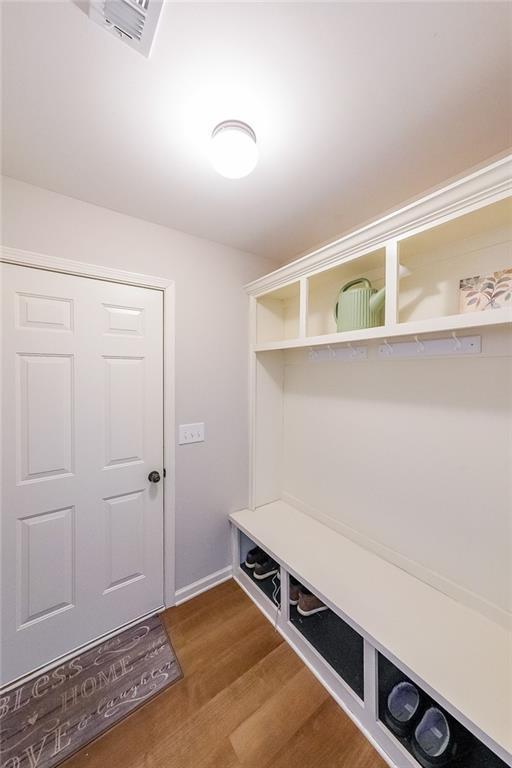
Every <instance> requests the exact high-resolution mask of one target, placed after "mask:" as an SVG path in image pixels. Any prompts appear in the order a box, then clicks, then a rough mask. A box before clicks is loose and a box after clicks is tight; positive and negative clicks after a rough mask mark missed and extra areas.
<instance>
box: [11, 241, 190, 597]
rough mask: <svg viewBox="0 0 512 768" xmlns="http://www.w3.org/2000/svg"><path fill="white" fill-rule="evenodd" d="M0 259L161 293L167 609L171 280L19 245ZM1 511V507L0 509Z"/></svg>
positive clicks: (170, 589)
mask: <svg viewBox="0 0 512 768" xmlns="http://www.w3.org/2000/svg"><path fill="white" fill-rule="evenodd" d="M0 262H4V263H6V264H17V265H19V266H22V267H32V268H34V269H45V270H47V271H50V272H63V273H64V274H66V275H76V276H78V277H90V278H92V279H96V280H108V281H110V282H114V283H124V284H126V285H136V286H138V287H140V288H153V289H156V290H159V291H162V293H163V300H164V328H163V339H164V349H163V355H164V361H163V362H164V404H163V405H164V446H163V447H164V467H165V470H166V478H165V483H164V562H163V567H164V605H165V607H166V608H169V607H170V606H172V605H175V603H176V596H175V571H174V564H175V535H174V531H175V488H176V472H175V437H174V431H175V426H174V425H175V382H174V354H175V352H174V350H175V333H174V327H175V326H174V312H175V309H174V307H175V298H174V295H175V292H174V280H167V279H166V278H162V277H154V276H153V275H142V274H139V273H138V272H127V271H126V270H123V269H113V268H111V267H102V266H100V265H99V264H86V263H85V262H82V261H73V260H71V259H61V258H58V257H56V256H47V255H45V254H42V253H33V252H32V251H24V250H21V249H19V248H10V247H8V246H5V245H0ZM0 514H1V510H0Z"/></svg>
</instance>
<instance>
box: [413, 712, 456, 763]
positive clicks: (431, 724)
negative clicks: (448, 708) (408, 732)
mask: <svg viewBox="0 0 512 768" xmlns="http://www.w3.org/2000/svg"><path fill="white" fill-rule="evenodd" d="M411 746H412V752H413V755H414V757H415V758H416V760H417V761H418V762H419V764H420V765H422V766H423V768H438V767H439V768H440V766H444V765H449V764H451V763H452V761H454V760H455V759H456V758H457V757H458V749H457V741H456V739H455V736H454V733H453V729H452V726H451V723H450V719H449V718H448V716H447V715H445V714H444V712H442V711H441V710H440V709H439V708H438V707H429V708H428V709H427V710H426V712H425V713H424V714H423V717H422V718H421V720H420V721H419V723H418V725H417V726H416V728H415V729H414V735H413V737H412V741H411Z"/></svg>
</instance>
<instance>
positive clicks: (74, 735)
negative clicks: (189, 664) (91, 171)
mask: <svg viewBox="0 0 512 768" xmlns="http://www.w3.org/2000/svg"><path fill="white" fill-rule="evenodd" d="M181 676H182V673H181V669H180V665H179V663H178V660H177V658H176V655H175V653H174V650H173V648H172V646H171V644H170V642H169V638H168V636H167V632H166V630H165V627H164V626H163V624H162V622H161V620H160V618H159V617H158V616H152V617H151V618H150V619H147V620H146V621H143V622H140V623H139V624H136V625H135V626H133V627H130V629H127V630H125V631H124V632H121V633H120V634H119V635H116V636H115V637H112V638H110V639H109V640H107V641H105V642H103V643H100V644H99V645H96V646H95V647H94V648H91V649H89V650H87V651H85V652H83V653H80V654H78V655H77V656H75V657H73V658H72V659H71V660H68V661H67V662H66V663H65V664H60V665H58V666H55V667H54V668H53V669H50V670H48V671H47V672H45V673H44V674H40V675H39V676H38V677H35V678H33V679H32V680H30V681H29V682H28V683H24V684H22V685H20V686H18V687H17V688H13V689H11V690H10V691H8V692H6V693H3V694H1V695H0V768H54V766H56V765H58V764H59V763H61V762H62V761H63V760H65V758H67V757H69V756H70V755H71V754H73V753H74V752H76V751H77V750H79V749H81V748H82V747H84V746H85V745H86V744H88V743H89V742H90V741H92V740H93V739H95V738H97V737H98V736H100V735H101V734H102V733H104V732H105V731H106V730H107V729H108V728H111V727H112V726H113V725H115V724H116V723H118V722H119V721H120V720H122V719H123V718H124V717H126V716H127V715H129V714H130V713H131V712H133V711H134V710H135V709H137V708H138V707H140V706H141V705H142V704H144V703H146V702H147V701H148V700H149V699H150V698H151V697H152V696H155V695H156V694H157V693H159V692H160V691H162V690H163V689H164V688H167V687H168V686H169V685H171V684H172V683H174V682H176V681H177V680H179V679H180V678H181Z"/></svg>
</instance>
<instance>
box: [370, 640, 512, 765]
mask: <svg viewBox="0 0 512 768" xmlns="http://www.w3.org/2000/svg"><path fill="white" fill-rule="evenodd" d="M470 674H471V673H470V671H468V675H470ZM401 682H408V683H412V685H414V686H415V688H416V689H417V690H418V691H419V693H420V705H419V709H418V716H417V718H416V720H415V725H414V726H413V727H412V728H411V729H410V733H407V735H404V736H401V735H397V734H396V733H393V730H392V729H391V728H390V727H389V725H388V724H387V723H386V709H387V702H388V696H389V694H390V692H391V691H392V690H393V688H394V687H395V686H396V685H397V684H399V683H401ZM475 695H476V694H475ZM431 706H434V707H438V708H439V709H440V710H441V712H442V713H443V714H444V716H445V717H446V719H447V721H448V724H449V726H450V731H451V732H452V733H453V737H454V739H455V740H456V742H457V754H456V755H455V756H454V757H453V758H452V759H450V760H449V761H448V762H447V763H446V768H507V766H506V763H504V762H503V760H501V759H500V758H499V757H498V756H497V755H495V754H494V752H491V750H490V749H488V747H486V746H485V745H484V744H482V743H481V742H480V741H479V740H478V739H477V738H476V736H474V735H473V734H472V733H470V732H469V731H468V730H467V728H464V726H463V725H461V724H460V723H459V722H458V721H457V720H455V719H454V718H453V717H452V716H451V715H450V714H449V713H447V712H446V711H445V710H444V709H443V707H442V706H440V705H439V704H438V703H437V701H436V700H435V699H434V698H432V697H431V696H429V695H428V694H427V693H425V692H424V691H423V690H422V688H421V686H418V685H417V684H416V683H415V682H414V681H413V680H411V679H410V678H409V677H408V676H407V675H405V674H404V673H403V672H402V671H401V670H400V669H398V667H396V666H395V665H394V664H392V663H391V662H390V661H389V660H388V659H387V658H386V657H385V656H384V655H383V654H381V653H379V654H378V713H379V720H380V722H381V724H382V726H383V727H384V728H385V729H386V730H388V731H389V732H390V733H392V735H393V738H395V739H397V740H398V741H399V742H400V744H401V745H402V746H403V747H404V748H405V749H406V750H407V751H408V752H409V753H410V754H411V755H413V749H412V737H413V733H414V730H415V728H416V725H417V723H418V722H419V720H421V716H422V714H423V713H424V712H425V711H426V709H428V707H431ZM418 764H419V765H421V763H418Z"/></svg>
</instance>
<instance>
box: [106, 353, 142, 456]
mask: <svg viewBox="0 0 512 768" xmlns="http://www.w3.org/2000/svg"><path fill="white" fill-rule="evenodd" d="M104 362H105V404H106V417H105V418H106V437H107V444H106V451H105V454H106V462H105V465H106V466H107V467H111V466H112V465H114V464H125V463H127V462H134V461H142V460H143V459H142V452H143V443H144V432H143V430H144V397H143V392H144V359H143V358H142V357H132V358H130V357H110V358H109V357H105V358H104Z"/></svg>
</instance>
